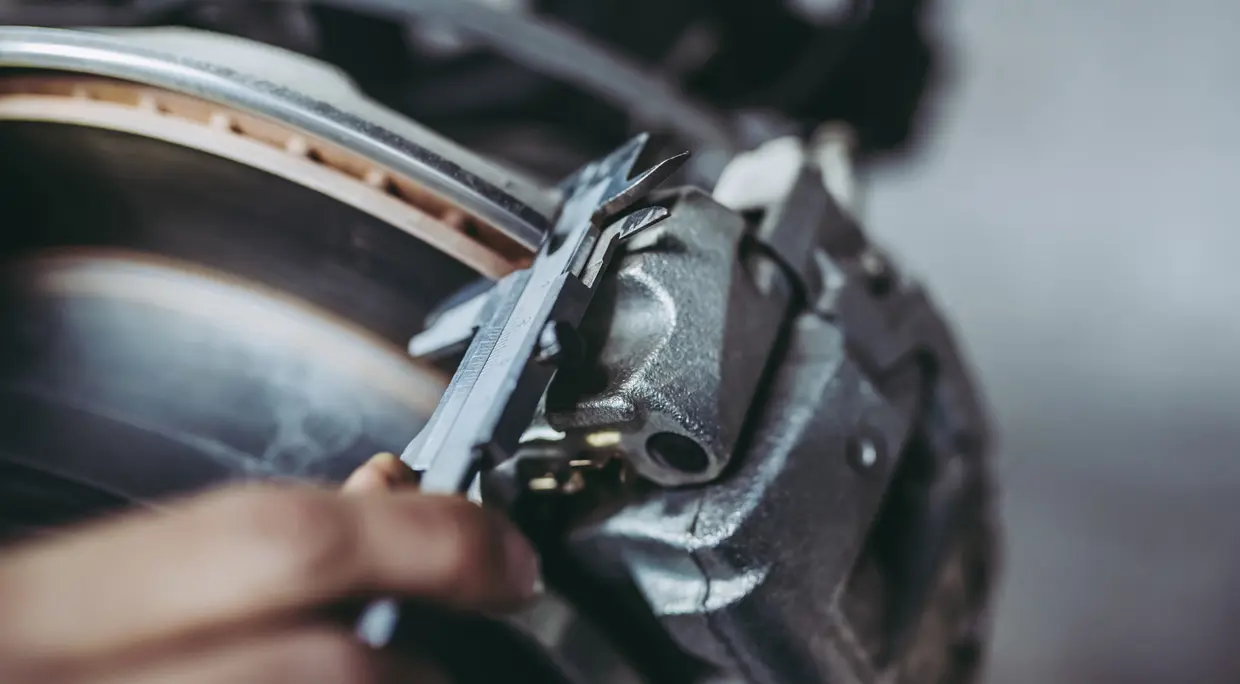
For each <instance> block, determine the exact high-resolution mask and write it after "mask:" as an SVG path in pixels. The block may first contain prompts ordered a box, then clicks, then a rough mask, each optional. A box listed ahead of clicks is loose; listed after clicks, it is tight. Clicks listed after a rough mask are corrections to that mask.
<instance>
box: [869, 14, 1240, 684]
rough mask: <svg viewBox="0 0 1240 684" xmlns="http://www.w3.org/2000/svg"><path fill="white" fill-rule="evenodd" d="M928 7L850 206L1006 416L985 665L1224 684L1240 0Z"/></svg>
mask: <svg viewBox="0 0 1240 684" xmlns="http://www.w3.org/2000/svg"><path fill="white" fill-rule="evenodd" d="M942 5H943V7H942V10H941V12H940V14H941V19H942V21H943V28H942V36H943V37H944V38H945V39H947V41H948V44H947V45H945V46H944V47H945V49H946V50H947V52H948V55H949V57H950V61H951V70H952V72H953V73H952V74H951V75H950V78H949V82H948V83H946V84H945V87H944V88H943V90H942V92H941V93H939V95H938V98H937V102H936V103H935V105H934V108H933V115H932V116H931V118H930V124H931V127H930V135H929V136H928V138H929V139H928V140H927V144H926V145H925V146H924V149H923V150H921V151H920V153H919V154H918V156H917V157H916V158H915V159H914V160H913V161H912V162H911V163H908V162H907V161H905V162H901V163H900V164H898V165H896V166H893V167H892V168H890V169H886V170H882V171H880V172H878V173H876V174H875V176H874V178H873V179H872V187H871V196H870V205H869V207H868V212H869V219H870V225H871V227H872V229H873V230H874V231H875V232H876V233H877V234H878V236H879V237H880V239H881V240H883V241H885V242H886V243H887V244H888V245H889V246H890V247H892V248H893V249H894V251H896V252H897V253H898V255H899V256H900V258H901V260H902V262H903V263H904V265H905V266H906V267H907V268H909V269H910V270H912V271H913V272H915V273H916V274H918V275H919V276H920V277H922V278H923V279H924V280H925V281H927V282H928V283H929V284H930V286H931V287H932V289H933V290H934V292H935V293H936V295H937V299H938V300H939V301H940V302H941V303H943V304H944V305H945V307H946V308H947V309H948V311H949V312H950V314H951V316H952V318H953V319H954V321H955V323H956V325H957V328H958V330H959V333H960V337H961V339H962V341H963V342H964V343H965V345H966V346H967V348H968V350H969V352H970V353H971V357H972V359H973V361H974V364H975V367H976V369H977V371H978V374H979V376H980V378H981V380H982V381H983V383H984V386H985V387H986V389H987V391H988V393H989V395H990V398H991V400H992V404H993V410H994V415H995V418H996V420H997V422H998V426H999V428H1000V439H1001V444H1000V450H1001V454H1000V455H1001V464H1000V473H1001V476H1002V486H1003V489H1004V492H1003V501H1002V506H1003V513H1004V515H1005V517H1006V523H1007V526H1008V537H1007V549H1006V555H1007V558H1006V560H1005V566H1006V569H1005V573H1004V580H1003V593H1002V598H1001V601H1000V604H999V606H998V611H997V625H996V627H997V630H996V644H995V647H994V651H993V655H992V657H991V665H990V681H993V682H996V683H1002V684H1024V683H1026V682H1028V683H1030V684H1033V683H1039V684H1041V683H1046V682H1065V683H1077V682H1105V683H1111V682H1117V683H1118V682H1175V683H1176V684H1189V683H1193V682H1211V683H1225V684H1226V683H1233V682H1240V648H1237V644H1236V643H1235V642H1236V640H1237V631H1240V524H1237V520H1236V518H1237V514H1236V512H1235V509H1236V506H1237V503H1236V502H1237V500H1238V499H1240V453H1238V452H1240V446H1238V445H1240V420H1237V419H1238V418H1240V311H1237V309H1236V308H1233V307H1236V306H1237V305H1238V304H1240V275H1238V274H1237V273H1236V269H1235V264H1236V262H1237V256H1240V116H1238V113H1240V112H1238V109H1240V41H1238V40H1237V38H1238V35H1237V34H1238V31H1237V29H1240V3H1237V2H1234V0H1178V1H1176V2H1172V1H1170V0H1162V1H1159V0H1091V1H1090V2H1053V1H1048V0H952V1H951V2H945V3H942Z"/></svg>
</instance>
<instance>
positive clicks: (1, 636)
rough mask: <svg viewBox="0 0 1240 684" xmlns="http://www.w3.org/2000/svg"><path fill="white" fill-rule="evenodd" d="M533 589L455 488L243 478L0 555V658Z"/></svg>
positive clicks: (76, 654)
mask: <svg viewBox="0 0 1240 684" xmlns="http://www.w3.org/2000/svg"><path fill="white" fill-rule="evenodd" d="M538 586H539V583H538V560H537V557H536V556H535V555H534V553H533V551H532V550H531V549H530V546H529V544H528V543H527V542H526V541H525V539H524V538H523V537H522V536H521V535H520V533H518V532H517V531H516V530H515V529H514V528H513V527H512V526H511V525H510V524H508V523H507V522H505V521H504V520H503V519H502V518H501V517H500V516H497V515H495V514H494V513H492V512H489V511H486V510H484V509H482V508H480V507H478V506H475V505H473V504H471V503H469V502H468V501H466V500H464V499H459V498H455V497H452V498H449V497H430V496H425V495H420V494H393V495H391V496H383V497H342V496H339V495H338V494H334V493H331V492H321V491H317V490H310V489H280V488H271V487H250V488H242V489H237V490H231V491H226V492H222V493H217V494H213V495H209V496H206V497H204V498H202V499H200V500H197V501H195V502H192V503H190V504H188V505H186V506H184V507H182V508H181V509H179V510H176V511H174V512H171V513H169V514H168V515H166V516H154V515H151V514H146V515H140V516H134V517H132V518H130V519H128V520H126V521H124V522H118V523H113V524H111V525H107V526H100V527H97V528H95V529H92V530H89V531H85V532H82V533H79V534H76V535H72V536H70V537H67V538H64V539H62V540H59V541H55V542H47V543H43V544H40V545H39V546H35V547H30V548H28V549H27V550H25V551H22V552H18V553H16V554H15V555H13V556H11V557H9V558H7V559H2V560H0V662H3V661H4V659H5V658H6V657H13V658H35V659H39V658H53V657H59V658H95V657H105V656H108V655H111V654H114V653H116V652H118V651H123V650H124V649H133V648H137V647H141V646H146V645H150V644H152V643H159V642H161V641H165V642H166V641H172V640H175V639H177V638H183V637H185V636H186V635H194V634H199V633H203V632H208V631H211V630H224V629H233V628H237V627H238V626H244V625H249V624H253V623H255V622H261V621H269V620H277V619H286V618H288V617H289V616H290V615H294V614H299V613H302V612H305V611H309V610H313V609H317V608H320V607H323V606H325V605H329V604H333V603H336V602H339V601H341V600H343V599H345V598H356V597H365V596H371V595H376V594H394V595H397V596H401V597H407V598H418V599H425V600H430V601H437V602H440V603H441V604H444V605H448V606H452V607H467V608H501V607H508V606H515V605H517V604H519V603H521V602H524V601H525V600H528V598H530V597H531V596H532V595H533V594H534V593H535V592H536V590H537V587H538Z"/></svg>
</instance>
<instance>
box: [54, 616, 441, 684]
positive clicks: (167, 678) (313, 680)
mask: <svg viewBox="0 0 1240 684" xmlns="http://www.w3.org/2000/svg"><path fill="white" fill-rule="evenodd" d="M79 682H80V684H291V683H295V684H445V683H446V678H445V677H444V676H443V675H442V673H440V672H439V671H437V670H436V669H435V668H433V667H431V666H430V665H427V664H425V663H416V664H415V663H408V662H402V661H400V660H398V659H396V658H394V657H392V656H389V655H386V654H381V653H379V652H377V651H374V650H373V649H369V648H366V647H365V646H362V645H361V644H359V643H358V642H357V640H356V639H354V638H352V635H351V634H349V633H348V632H344V631H336V630H332V629H327V628H314V627H309V628H303V629H301V630H299V631H295V632H290V633H287V634H281V635H278V636H275V637H270V638H261V639H252V640H247V641H244V642H241V643H235V644H231V645H229V646H224V647H217V648H215V649H211V650H208V651H205V652H199V653H193V654H189V655H186V656H183V657H180V658H176V659H172V660H169V661H165V662H160V663H157V664H154V665H147V666H140V667H137V668H132V669H126V670H124V671H120V672H109V673H105V674H103V675H102V676H86V677H83V678H79V679H78V682H75V684H78V683H79Z"/></svg>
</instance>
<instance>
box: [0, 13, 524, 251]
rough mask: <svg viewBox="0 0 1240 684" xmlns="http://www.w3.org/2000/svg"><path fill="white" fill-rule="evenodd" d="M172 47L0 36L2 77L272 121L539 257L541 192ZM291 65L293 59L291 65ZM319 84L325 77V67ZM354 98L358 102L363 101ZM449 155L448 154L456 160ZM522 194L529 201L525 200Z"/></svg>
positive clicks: (70, 34)
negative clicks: (139, 86)
mask: <svg viewBox="0 0 1240 684" xmlns="http://www.w3.org/2000/svg"><path fill="white" fill-rule="evenodd" d="M165 35H166V34H165ZM183 35H184V34H182V36H183ZM165 41H166V39H164V40H159V39H158V38H157V39H156V40H154V41H149V42H153V43H154V44H155V45H159V46H160V48H162V49H152V48H148V47H145V46H144V45H143V42H144V41H143V36H142V34H140V33H139V34H129V35H127V36H125V37H124V38H123V39H122V38H118V37H115V36H110V35H106V34H99V33H85V32H81V31H62V30H55V29H35V28H13V27H0V67H10V68H31V69H52V70H62V71H70V72H76V73H86V74H93V75H97V76H107V77H111V78H118V79H123V80H130V81H136V82H140V83H144V84H148V85H154V86H159V87H161V88H166V89H168V90H172V91H176V92H181V93H186V94H190V95H194V96H197V97H201V98H203V99H206V100H210V101H213V102H219V103H221V104H227V105H230V106H234V107H237V108H239V109H244V110H247V111H251V112H254V113H256V114H262V115H265V116H269V117H272V118H274V119H277V120H279V121H281V122H284V123H286V124H288V125H290V126H293V127H295V128H299V129H302V130H304V131H306V132H308V133H312V134H314V135H315V136H318V137H322V138H323V139H326V140H329V141H332V142H335V143H337V144H340V145H343V146H345V147H346V148H348V149H350V150H355V151H357V152H359V153H361V154H364V155H366V156H367V157H370V158H373V159H375V160H376V161H378V162H379V163H382V164H385V165H387V166H389V167H391V168H393V169H395V170H398V171H400V172H401V173H405V174H408V175H409V176H410V177H411V178H414V179H416V180H417V181H419V182H420V183H422V184H424V185H425V186H426V187H427V188H428V189H429V190H430V191H432V192H434V193H436V194H439V195H442V196H443V197H444V198H445V199H448V200H449V201H453V202H456V203H458V204H460V205H462V206H463V207H467V208H468V209H469V210H471V211H475V212H477V213H478V215H479V216H480V217H481V218H483V219H484V220H485V221H486V222H487V223H489V224H491V225H493V226H495V227H496V228H497V229H499V230H501V231H503V232H504V233H506V234H507V235H508V236H509V237H511V238H512V239H513V240H515V241H516V242H518V243H519V244H522V245H525V246H527V247H528V248H531V249H533V248H535V247H536V246H537V245H538V244H540V243H541V241H542V236H543V234H544V233H545V230H546V227H547V217H546V215H545V213H543V211H540V210H539V209H536V208H534V207H533V206H531V204H530V203H531V202H534V203H536V204H537V203H538V202H542V203H543V204H542V208H543V209H544V210H545V208H546V206H547V204H546V202H547V200H546V199H545V197H541V193H540V192H539V191H537V190H535V189H532V188H520V187H519V185H520V184H519V183H516V182H515V181H514V180H512V179H511V178H509V179H508V180H506V181H498V180H488V179H486V178H484V176H483V175H482V174H483V173H488V172H486V171H483V170H482V169H484V168H485V164H483V163H482V162H478V163H475V164H473V165H472V166H473V168H469V167H468V166H466V164H469V162H470V160H473V159H475V158H474V157H473V155H471V154H469V153H467V152H465V151H464V150H456V149H453V148H454V146H450V147H445V145H446V143H444V142H443V141H441V140H440V141H436V142H434V143H431V144H432V145H435V146H437V147H440V150H439V151H434V150H433V149H432V148H431V147H429V146H428V144H427V141H426V139H425V136H415V137H411V136H409V135H407V134H408V133H409V130H408V129H407V130H406V131H405V133H406V135H402V134H401V133H399V132H396V131H394V130H391V129H389V128H384V127H382V126H380V125H377V124H376V121H375V119H373V118H372V119H366V118H362V117H361V116H358V115H357V114H354V113H350V112H347V111H345V110H344V109H342V108H340V106H338V105H337V104H328V103H326V102H323V101H321V100H319V99H315V98H314V97H311V96H308V95H306V94H304V93H303V92H301V91H300V90H299V89H297V88H296V87H295V86H292V85H289V84H287V83H273V82H271V81H269V80H265V79H264V78H263V77H261V76H255V75H254V74H253V73H252V72H249V71H247V70H242V69H239V68H237V67H225V66H221V65H220V64H219V62H220V61H221V59H222V60H223V61H224V62H228V61H230V59H229V57H227V56H222V57H221V58H213V59H214V61H213V62H209V61H206V60H205V59H204V58H202V57H199V58H191V57H185V56H181V55H178V54H177V53H176V52H175V51H173V50H171V49H170V48H169V46H168V45H167V43H166V42H165ZM236 42H238V41H228V40H226V39H225V40H217V41H215V42H214V48H215V50H217V51H218V50H220V49H221V48H223V47H224V46H225V45H227V44H229V43H233V44H234V45H235V43H236ZM249 49H250V50H251V51H252V50H254V49H255V48H254V47H252V46H251V47H250V48H249ZM263 54H264V56H265V59H263V60H260V61H258V62H255V63H254V64H252V65H251V68H258V69H260V70H261V69H262V66H261V65H263V64H269V63H271V62H272V61H276V62H278V61H279V56H280V55H282V54H284V53H281V52H280V51H276V50H274V49H264V53H263ZM234 58H235V57H234ZM284 58H285V59H286V60H287V59H290V58H289V57H288V56H287V55H286V56H285V57H284ZM290 68H295V67H290V66H289V65H288V64H286V65H285V72H286V75H287V71H288V70H289V69H290ZM328 74H332V72H330V71H329V72H328ZM317 75H318V76H319V77H320V78H322V77H323V76H324V74H323V73H322V72H321V67H320V73H318V74H317ZM329 78H330V76H329ZM336 78H337V81H338V83H337V85H336V86H335V87H334V89H331V92H332V93H333V94H334V95H335V97H334V98H333V99H334V100H335V101H337V102H339V100H341V99H345V98H347V97H348V96H349V95H350V92H349V90H348V88H347V87H345V86H344V85H343V84H344V82H343V81H341V80H340V79H339V77H338V76H336ZM320 87H322V86H320ZM351 95H352V98H353V99H355V100H357V99H360V97H359V96H358V95H357V94H356V93H351ZM342 96H343V97H342ZM367 109H370V110H372V111H373V110H374V109H377V108H375V107H373V106H369V107H367ZM384 118H397V117H395V116H394V115H391V114H390V113H389V114H387V116H386V117H383V118H380V119H379V120H380V121H382V120H383V119H384ZM444 152H449V153H450V155H451V156H450V158H449V157H447V156H444ZM497 173H498V172H497V171H495V170H491V171H490V172H489V173H488V175H491V176H492V177H495V176H496V174H497ZM513 191H516V194H514V192H513ZM519 194H524V195H525V198H521V197H518V195H519Z"/></svg>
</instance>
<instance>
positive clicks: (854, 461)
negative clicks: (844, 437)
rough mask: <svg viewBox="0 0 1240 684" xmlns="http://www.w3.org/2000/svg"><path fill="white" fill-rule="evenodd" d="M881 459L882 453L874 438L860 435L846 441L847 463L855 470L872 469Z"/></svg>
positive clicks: (867, 470) (866, 470)
mask: <svg viewBox="0 0 1240 684" xmlns="http://www.w3.org/2000/svg"><path fill="white" fill-rule="evenodd" d="M881 460H882V453H881V452H880V451H879V448H878V444H876V443H875V442H874V440H872V439H869V438H866V437H861V438H854V439H852V440H849V442H848V464H849V465H851V466H852V467H853V469H854V470H856V471H857V472H861V473H865V472H869V471H871V470H873V469H874V468H875V467H876V466H877V465H878V464H879V461H881Z"/></svg>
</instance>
